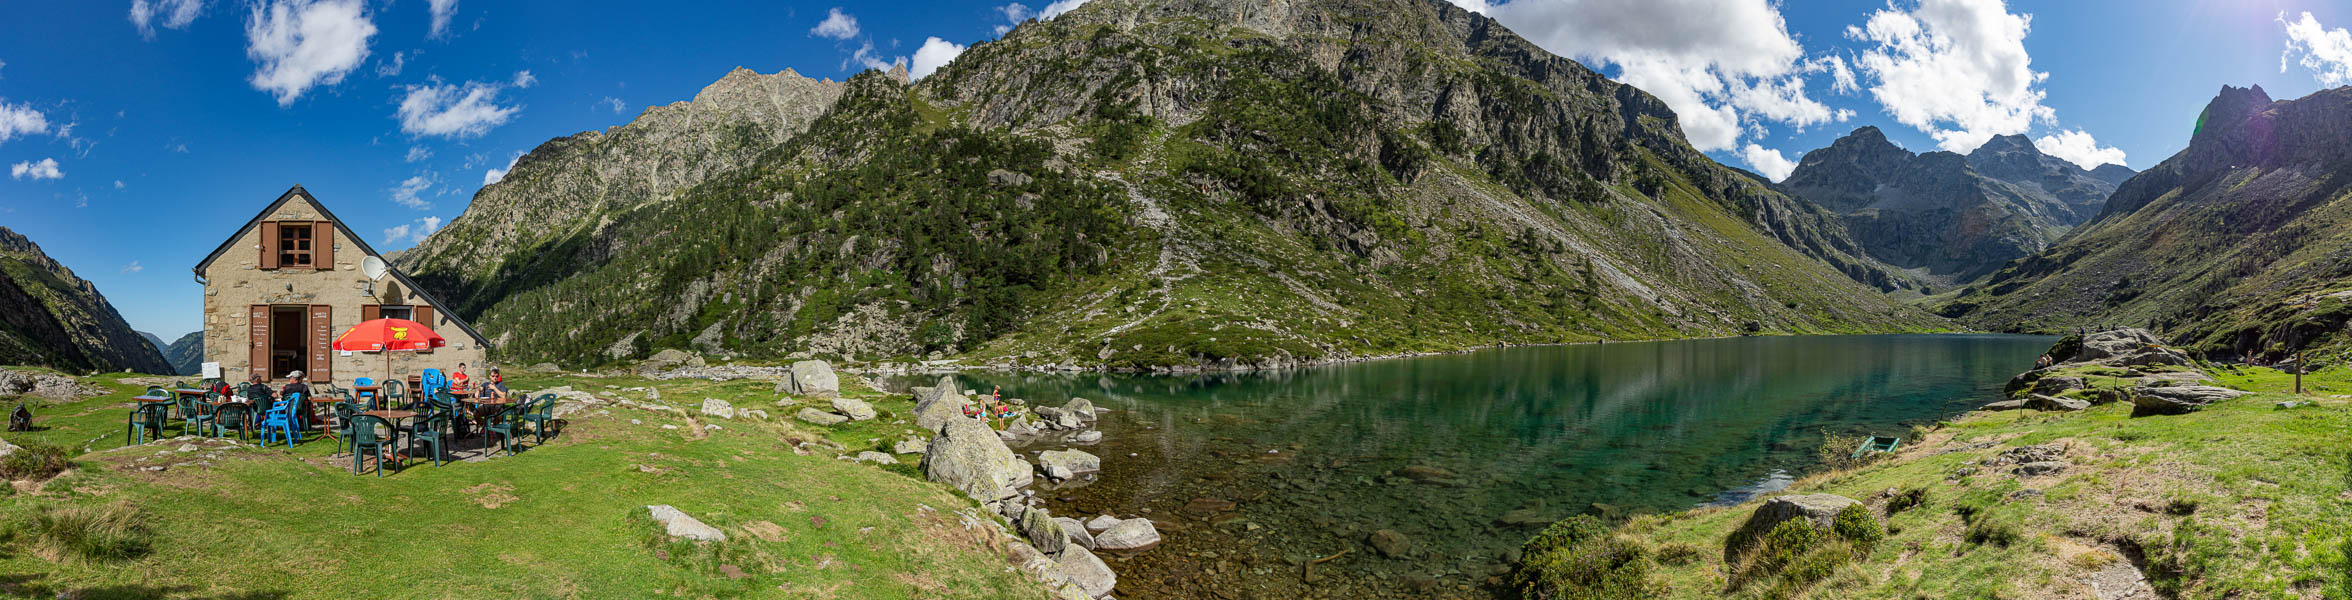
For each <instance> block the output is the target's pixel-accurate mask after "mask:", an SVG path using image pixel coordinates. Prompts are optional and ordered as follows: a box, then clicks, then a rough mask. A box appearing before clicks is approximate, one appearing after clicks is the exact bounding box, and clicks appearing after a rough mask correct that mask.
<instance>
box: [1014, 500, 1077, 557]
mask: <svg viewBox="0 0 2352 600" xmlns="http://www.w3.org/2000/svg"><path fill="white" fill-rule="evenodd" d="M1013 528H1014V529H1018V530H1020V532H1021V537H1022V538H1025V539H1027V540H1029V543H1030V545H1033V546H1036V547H1037V550H1038V551H1040V552H1044V553H1046V554H1048V555H1052V554H1060V553H1061V552H1062V549H1063V548H1067V547H1069V545H1070V536H1069V534H1067V533H1063V532H1062V524H1061V523H1059V522H1056V521H1055V520H1054V518H1053V515H1052V514H1050V513H1047V512H1045V509H1043V508H1031V509H1028V510H1025V511H1021V518H1019V519H1014V520H1013Z"/></svg>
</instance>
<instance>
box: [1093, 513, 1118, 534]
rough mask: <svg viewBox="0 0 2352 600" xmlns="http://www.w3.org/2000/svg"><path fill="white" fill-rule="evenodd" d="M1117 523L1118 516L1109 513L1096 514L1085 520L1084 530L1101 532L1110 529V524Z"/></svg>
mask: <svg viewBox="0 0 2352 600" xmlns="http://www.w3.org/2000/svg"><path fill="white" fill-rule="evenodd" d="M1117 524H1119V518H1118V517H1114V516H1110V515H1097V516H1096V517H1094V518H1092V519H1087V520H1086V531H1088V532H1092V533H1102V532H1103V531H1105V530H1108V529H1110V528H1111V526H1112V525H1117Z"/></svg>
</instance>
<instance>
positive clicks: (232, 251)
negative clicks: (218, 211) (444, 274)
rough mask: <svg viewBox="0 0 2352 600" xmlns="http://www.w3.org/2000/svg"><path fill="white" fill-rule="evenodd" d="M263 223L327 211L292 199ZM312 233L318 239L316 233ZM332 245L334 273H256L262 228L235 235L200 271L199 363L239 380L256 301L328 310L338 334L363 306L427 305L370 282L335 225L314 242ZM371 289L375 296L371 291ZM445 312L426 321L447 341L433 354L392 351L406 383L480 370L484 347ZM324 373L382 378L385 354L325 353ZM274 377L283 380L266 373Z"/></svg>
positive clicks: (354, 246) (318, 216) (342, 378)
mask: <svg viewBox="0 0 2352 600" xmlns="http://www.w3.org/2000/svg"><path fill="white" fill-rule="evenodd" d="M263 220H265V221H323V220H327V217H326V216H325V214H324V213H323V212H322V211H320V210H318V208H317V207H316V206H314V205H312V204H310V203H309V202H308V201H306V199H305V198H304V197H303V196H300V195H297V196H295V197H294V198H293V199H291V200H288V201H287V202H286V203H285V204H284V205H282V206H279V207H278V208H277V209H276V210H274V211H273V212H272V213H271V214H269V215H266V216H264V217H263ZM314 235H316V234H314ZM330 236H331V239H332V240H333V242H332V243H333V244H334V246H333V255H334V264H333V265H332V268H331V269H319V270H313V269H307V268H282V269H273V270H265V269H262V268H260V265H259V263H260V257H261V247H262V239H261V227H259V226H255V227H252V228H250V229H247V230H245V231H244V232H241V233H239V234H238V237H237V241H236V243H234V244H231V245H230V247H229V249H228V250H227V251H224V252H222V253H221V256H220V258H218V259H216V260H214V261H213V262H212V265H211V266H209V267H207V268H206V269H205V272H204V278H205V281H206V284H205V286H204V362H217V363H220V364H221V373H222V376H224V377H227V378H229V380H231V381H243V380H244V379H245V376H246V373H247V372H248V371H247V369H248V368H249V367H250V366H251V362H252V357H253V346H252V340H250V339H249V338H248V334H247V332H248V331H249V330H248V326H249V325H250V323H248V321H250V320H251V317H250V316H249V311H248V310H247V309H248V308H249V307H251V306H252V305H255V304H280V305H294V304H301V305H311V304H324V305H329V306H332V307H333V309H332V312H331V314H330V315H329V318H328V321H329V323H330V324H331V325H332V328H331V329H332V331H333V332H334V333H333V334H335V335H340V334H341V333H342V332H343V331H344V330H346V329H350V328H351V326H353V325H357V324H359V322H360V310H361V309H360V307H361V306H362V305H367V304H395V305H397V304H413V305H424V304H427V303H426V302H425V300H424V299H423V298H421V297H418V296H417V295H415V293H414V292H413V291H412V290H409V289H406V286H403V285H401V284H400V281H399V280H398V279H395V278H393V277H392V276H389V275H386V276H385V277H384V279H383V280H382V281H373V282H371V281H369V280H368V278H367V276H366V275H363V274H361V273H360V270H359V262H360V259H361V258H362V257H365V256H367V252H366V251H364V250H361V249H360V245H359V244H358V243H357V242H355V241H354V240H352V239H351V238H349V237H346V236H345V235H343V232H342V230H341V229H340V228H328V229H327V235H322V236H319V241H318V242H317V243H322V244H323V243H325V242H327V240H328V239H329V238H330ZM371 283H372V284H373V286H372V287H373V289H374V291H375V295H374V296H370V295H369V294H368V290H369V289H370V287H371V286H370V284H371ZM446 312H447V311H444V310H439V309H438V308H436V309H435V310H434V315H433V319H432V320H433V321H434V322H432V323H426V324H425V325H426V326H427V327H431V328H432V329H433V332H434V333H438V334H441V337H444V338H448V340H449V345H448V346H446V347H442V348H437V349H435V350H434V351H433V352H431V353H414V352H393V353H391V363H392V364H391V372H392V373H393V374H395V375H397V376H400V377H403V378H405V377H406V376H408V375H414V374H416V373H420V372H423V371H424V369H428V368H439V369H441V370H443V371H448V370H450V369H452V368H455V367H456V366H457V363H461V362H462V363H465V364H466V365H467V371H468V372H469V373H471V374H473V375H474V376H476V377H477V378H479V377H480V376H481V374H482V373H483V371H484V368H483V367H482V365H483V364H485V356H486V355H485V349H484V348H483V344H482V341H481V340H476V339H474V338H473V337H472V336H470V335H468V334H466V332H465V329H463V328H460V327H458V326H457V322H456V321H453V320H450V319H449V317H448V316H447V315H446ZM329 355H330V358H329V360H330V364H329V372H328V375H329V377H331V378H332V379H333V380H334V382H335V383H336V384H338V385H349V384H350V382H351V380H352V379H353V378H355V377H373V378H378V379H381V378H383V377H384V373H385V364H384V355H383V354H380V353H369V352H353V353H351V354H350V355H349V356H345V355H344V354H343V353H341V352H330V353H329ZM269 375H270V377H271V378H272V379H273V380H274V379H277V378H279V377H282V376H283V375H285V374H284V373H271V374H269Z"/></svg>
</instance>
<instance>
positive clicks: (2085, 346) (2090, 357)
mask: <svg viewBox="0 0 2352 600" xmlns="http://www.w3.org/2000/svg"><path fill="white" fill-rule="evenodd" d="M2067 362H2073V363H2099V364H2104V365H2114V366H2135V367H2136V366H2150V365H2176V366H2187V365H2189V364H2191V362H2190V361H2189V357H2188V355H2186V354H2181V353H2180V352H2179V351H2176V350H2173V349H2172V348H2170V347H2167V346H2165V345H2164V340H2161V339H2157V338H2156V334H2153V333H2148V330H2146V329H2138V328H2125V329H2115V330H2109V331H2101V332H2098V333H2092V334H2087V335H2084V336H2083V337H2082V349H2080V350H2077V351H2075V354H2074V359H2073V360H2070V361H2067Z"/></svg>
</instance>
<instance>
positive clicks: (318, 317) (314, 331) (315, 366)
mask: <svg viewBox="0 0 2352 600" xmlns="http://www.w3.org/2000/svg"><path fill="white" fill-rule="evenodd" d="M334 316H335V307H333V306H328V305H325V304H312V305H310V372H309V373H304V375H309V376H310V380H311V381H316V382H319V383H334V381H335V380H334V379H332V378H331V376H330V375H329V368H330V367H333V366H334V365H335V333H336V332H335V319H334Z"/></svg>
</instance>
